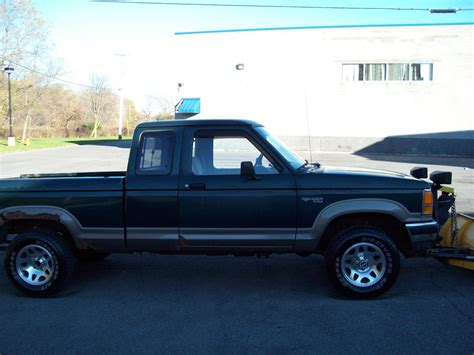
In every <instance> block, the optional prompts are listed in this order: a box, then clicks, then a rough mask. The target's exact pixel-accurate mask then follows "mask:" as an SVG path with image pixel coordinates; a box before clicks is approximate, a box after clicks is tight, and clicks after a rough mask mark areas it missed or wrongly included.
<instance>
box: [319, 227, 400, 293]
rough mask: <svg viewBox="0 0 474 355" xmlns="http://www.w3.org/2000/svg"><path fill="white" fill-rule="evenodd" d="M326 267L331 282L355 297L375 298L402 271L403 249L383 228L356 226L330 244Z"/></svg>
mask: <svg viewBox="0 0 474 355" xmlns="http://www.w3.org/2000/svg"><path fill="white" fill-rule="evenodd" d="M326 267H327V270H328V275H329V279H330V281H331V283H332V284H333V285H334V286H335V287H336V289H337V290H338V291H340V292H341V293H342V294H344V295H346V296H348V297H352V298H373V297H377V296H380V295H382V294H383V293H385V292H387V291H388V290H389V289H390V287H392V285H393V284H394V283H395V281H396V279H397V277H398V274H399V271H400V253H399V252H398V249H397V247H396V246H395V244H394V243H393V242H392V240H391V239H390V237H389V236H388V235H387V234H386V233H385V232H383V231H381V230H378V229H375V228H371V227H367V226H360V227H353V228H350V229H347V230H345V231H342V232H341V233H339V234H338V236H337V237H336V239H335V240H334V241H333V242H332V243H331V244H330V245H329V247H328V250H327V252H326Z"/></svg>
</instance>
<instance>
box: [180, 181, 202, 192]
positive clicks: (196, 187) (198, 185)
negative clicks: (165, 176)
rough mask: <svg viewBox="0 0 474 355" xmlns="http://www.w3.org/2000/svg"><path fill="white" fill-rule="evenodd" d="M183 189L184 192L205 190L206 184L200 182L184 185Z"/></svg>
mask: <svg viewBox="0 0 474 355" xmlns="http://www.w3.org/2000/svg"><path fill="white" fill-rule="evenodd" d="M184 188H185V189H186V190H204V189H205V188H206V184H203V183H200V182H198V183H194V184H185V185H184Z"/></svg>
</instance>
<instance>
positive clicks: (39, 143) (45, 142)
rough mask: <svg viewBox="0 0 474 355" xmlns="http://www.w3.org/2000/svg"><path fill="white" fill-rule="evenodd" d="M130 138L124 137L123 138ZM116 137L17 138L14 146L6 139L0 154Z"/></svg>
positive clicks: (92, 142) (86, 142)
mask: <svg viewBox="0 0 474 355" xmlns="http://www.w3.org/2000/svg"><path fill="white" fill-rule="evenodd" d="M127 139H130V138H126V137H124V140H127ZM116 140H117V137H99V138H97V139H93V138H74V137H73V138H31V139H30V144H29V145H24V144H21V143H20V141H19V140H18V139H17V141H16V145H15V146H14V147H9V146H8V144H7V140H6V139H1V140H0V154H5V153H11V152H22V151H29V150H36V149H45V148H56V147H64V146H74V145H82V144H94V143H96V144H100V143H101V142H108V141H116Z"/></svg>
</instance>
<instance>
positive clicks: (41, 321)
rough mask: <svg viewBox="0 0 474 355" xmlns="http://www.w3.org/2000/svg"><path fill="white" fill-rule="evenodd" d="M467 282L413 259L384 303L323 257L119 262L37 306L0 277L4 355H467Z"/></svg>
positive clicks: (97, 268)
mask: <svg viewBox="0 0 474 355" xmlns="http://www.w3.org/2000/svg"><path fill="white" fill-rule="evenodd" d="M473 276H474V275H473V273H472V272H469V271H467V270H462V269H456V268H453V267H446V266H444V265H442V264H440V263H438V262H437V261H435V260H430V259H410V260H406V261H404V262H403V267H402V272H401V275H400V278H399V280H398V282H397V283H396V284H395V286H394V287H393V288H392V289H391V290H390V291H389V293H387V294H386V295H384V296H383V297H382V298H379V299H376V300H370V301H353V300H347V299H343V298H341V297H339V296H338V294H336V293H335V292H334V290H333V289H332V287H331V286H330V284H329V282H328V280H327V277H326V272H325V268H324V262H323V258H322V257H320V256H310V257H307V258H302V257H298V256H293V255H280V256H272V257H270V258H268V259H264V258H261V259H258V258H254V257H230V256H229V257H227V256H225V257H205V256H202V257H199V256H155V255H149V254H143V255H114V256H112V257H110V259H107V260H106V261H105V262H102V263H98V264H86V265H81V266H80V267H79V269H78V271H77V273H76V275H75V277H74V279H73V281H72V282H71V283H70V285H69V287H68V288H67V289H66V290H65V291H64V292H63V293H62V294H60V295H59V296H58V297H55V298H50V299H32V298H26V297H24V296H21V295H20V294H18V293H17V291H16V290H14V289H13V288H12V287H11V286H10V284H9V282H8V280H7V278H6V276H5V275H4V273H1V274H0V315H1V319H2V329H1V331H0V353H1V354H31V353H35V354H46V353H84V354H91V353H93V354H95V353H104V352H105V353H112V352H113V353H205V354H210V353H214V354H223V353H234V354H242V353H272V354H273V353H275V354H285V353H307V354H309V353H334V354H336V353H337V354H340V353H346V354H356V353H358V354H360V353H395V354H396V353H413V354H415V353H417V354H419V353H426V354H428V353H429V354H472V353H473V351H474V337H473V334H474V304H473V302H474V298H473V295H474V282H473V281H474V278H473Z"/></svg>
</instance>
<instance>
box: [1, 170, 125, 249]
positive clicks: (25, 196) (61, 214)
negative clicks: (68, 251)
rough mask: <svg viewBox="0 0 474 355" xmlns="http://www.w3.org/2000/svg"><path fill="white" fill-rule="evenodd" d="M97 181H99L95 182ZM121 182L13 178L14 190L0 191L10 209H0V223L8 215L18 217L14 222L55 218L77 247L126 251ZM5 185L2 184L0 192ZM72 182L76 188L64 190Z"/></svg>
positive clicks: (119, 179) (3, 200) (113, 179)
mask: <svg viewBox="0 0 474 355" xmlns="http://www.w3.org/2000/svg"><path fill="white" fill-rule="evenodd" d="M52 180H55V181H52ZM59 180H60V181H59ZM73 180H74V181H73ZM79 180H80V181H81V182H82V184H80V185H81V187H80V188H81V190H79V183H78V181H79ZM97 180H101V181H100V182H98V183H94V182H96V181H97ZM13 181H15V183H12V182H13ZM122 181H123V178H93V179H87V178H86V179H84V178H80V179H75V178H66V179H12V180H10V181H9V184H12V185H14V186H16V188H15V187H9V191H8V192H2V191H0V201H2V205H3V206H9V207H7V208H4V209H0V219H1V221H0V223H5V222H7V223H8V222H9V221H8V216H9V215H10V214H17V216H16V217H15V219H18V218H19V217H18V215H20V219H21V218H24V219H28V218H30V217H32V219H35V218H38V216H40V215H46V216H48V215H49V216H53V217H54V216H57V217H58V218H59V220H60V223H62V224H63V225H64V226H65V227H66V228H67V229H68V230H69V231H70V233H71V235H72V237H73V238H74V239H75V240H76V244H78V245H80V246H84V245H89V246H90V247H93V248H95V249H97V250H102V249H103V248H106V249H107V250H109V249H113V250H122V249H124V248H125V242H124V220H123V187H122ZM5 182H6V181H2V186H1V187H2V190H3V188H4V186H3V184H4V183H5ZM71 182H72V185H74V184H77V189H75V190H73V191H71V187H69V190H67V189H65V187H66V186H70V185H69V184H70V183H71ZM62 186H64V188H62ZM21 215H23V216H21ZM16 222H18V221H16ZM79 241H82V243H79Z"/></svg>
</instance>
